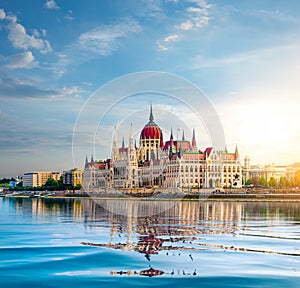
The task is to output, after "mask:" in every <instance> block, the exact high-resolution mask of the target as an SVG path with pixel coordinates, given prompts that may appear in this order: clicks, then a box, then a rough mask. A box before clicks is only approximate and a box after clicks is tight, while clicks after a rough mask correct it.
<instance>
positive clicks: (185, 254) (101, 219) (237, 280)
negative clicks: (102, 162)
mask: <svg viewBox="0 0 300 288" xmlns="http://www.w3.org/2000/svg"><path fill="white" fill-rule="evenodd" d="M102 204H104V205H102V206H99V205H97V204H96V203H95V202H94V201H92V200H91V199H82V200H77V199H50V198H49V199H26V198H3V199H0V209H1V210H0V211H1V219H0V225H1V226H0V227H1V238H0V249H1V254H0V260H1V261H0V263H1V264H0V268H1V272H0V273H1V276H2V277H1V279H2V280H3V282H2V283H3V284H4V286H3V287H24V286H27V285H34V286H35V287H54V286H55V287H57V286H61V287H62V286H66V285H68V286H70V285H72V286H74V287H86V286H89V287H93V286H95V287H96V286H97V287H98V286H99V285H104V287H107V286H109V287H137V286H141V285H143V286H150V285H151V286H153V285H155V286H165V285H168V286H169V285H172V284H176V285H189V286H192V287H193V286H194V287H198V286H202V287H218V286H222V287H261V286H263V287H298V281H299V280H300V279H299V276H300V263H299V261H300V257H299V256H300V241H299V240H300V232H299V223H300V209H299V208H300V204H298V203H293V202H290V203H288V202H282V203H281V202H237V203H235V202H213V201H211V202H209V201H207V202H198V201H190V202H188V201H184V202H176V203H175V202H174V203H171V202H170V201H132V200H131V201H128V200H106V203H102ZM103 207H106V208H107V210H106V209H104V208H103ZM120 209H122V213H118V211H120ZM108 211H109V212H108ZM124 211H125V212H126V213H124ZM112 212H114V213H112ZM145 212H147V213H145ZM125 215H126V216H125ZM139 215H151V216H144V217H138V216H139ZM150 278H151V281H150ZM147 279H148V280H147Z"/></svg>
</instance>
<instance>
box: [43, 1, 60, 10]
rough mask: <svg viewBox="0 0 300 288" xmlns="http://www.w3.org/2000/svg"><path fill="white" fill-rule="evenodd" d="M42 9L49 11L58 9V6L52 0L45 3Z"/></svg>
mask: <svg viewBox="0 0 300 288" xmlns="http://www.w3.org/2000/svg"><path fill="white" fill-rule="evenodd" d="M44 7H45V8H46V9H51V10H57V9H59V6H58V5H57V4H56V2H55V1H54V0H47V1H46V3H45V4H44Z"/></svg>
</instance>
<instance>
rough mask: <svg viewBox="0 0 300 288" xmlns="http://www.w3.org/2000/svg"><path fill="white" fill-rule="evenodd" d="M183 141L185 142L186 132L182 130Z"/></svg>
mask: <svg viewBox="0 0 300 288" xmlns="http://www.w3.org/2000/svg"><path fill="white" fill-rule="evenodd" d="M182 141H185V137H184V130H182Z"/></svg>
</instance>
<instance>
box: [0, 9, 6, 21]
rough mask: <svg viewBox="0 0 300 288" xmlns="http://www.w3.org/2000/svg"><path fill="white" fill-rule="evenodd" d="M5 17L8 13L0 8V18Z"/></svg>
mask: <svg viewBox="0 0 300 288" xmlns="http://www.w3.org/2000/svg"><path fill="white" fill-rule="evenodd" d="M5 17H6V14H5V12H4V10H3V9H0V20H4V19H5Z"/></svg>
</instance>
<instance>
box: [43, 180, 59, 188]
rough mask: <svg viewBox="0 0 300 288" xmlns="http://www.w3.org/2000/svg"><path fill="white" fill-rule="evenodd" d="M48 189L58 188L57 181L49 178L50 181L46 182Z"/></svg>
mask: <svg viewBox="0 0 300 288" xmlns="http://www.w3.org/2000/svg"><path fill="white" fill-rule="evenodd" d="M44 186H46V187H57V186H58V185H57V181H56V180H54V179H53V178H48V180H47V181H46V183H45V185H44Z"/></svg>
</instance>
